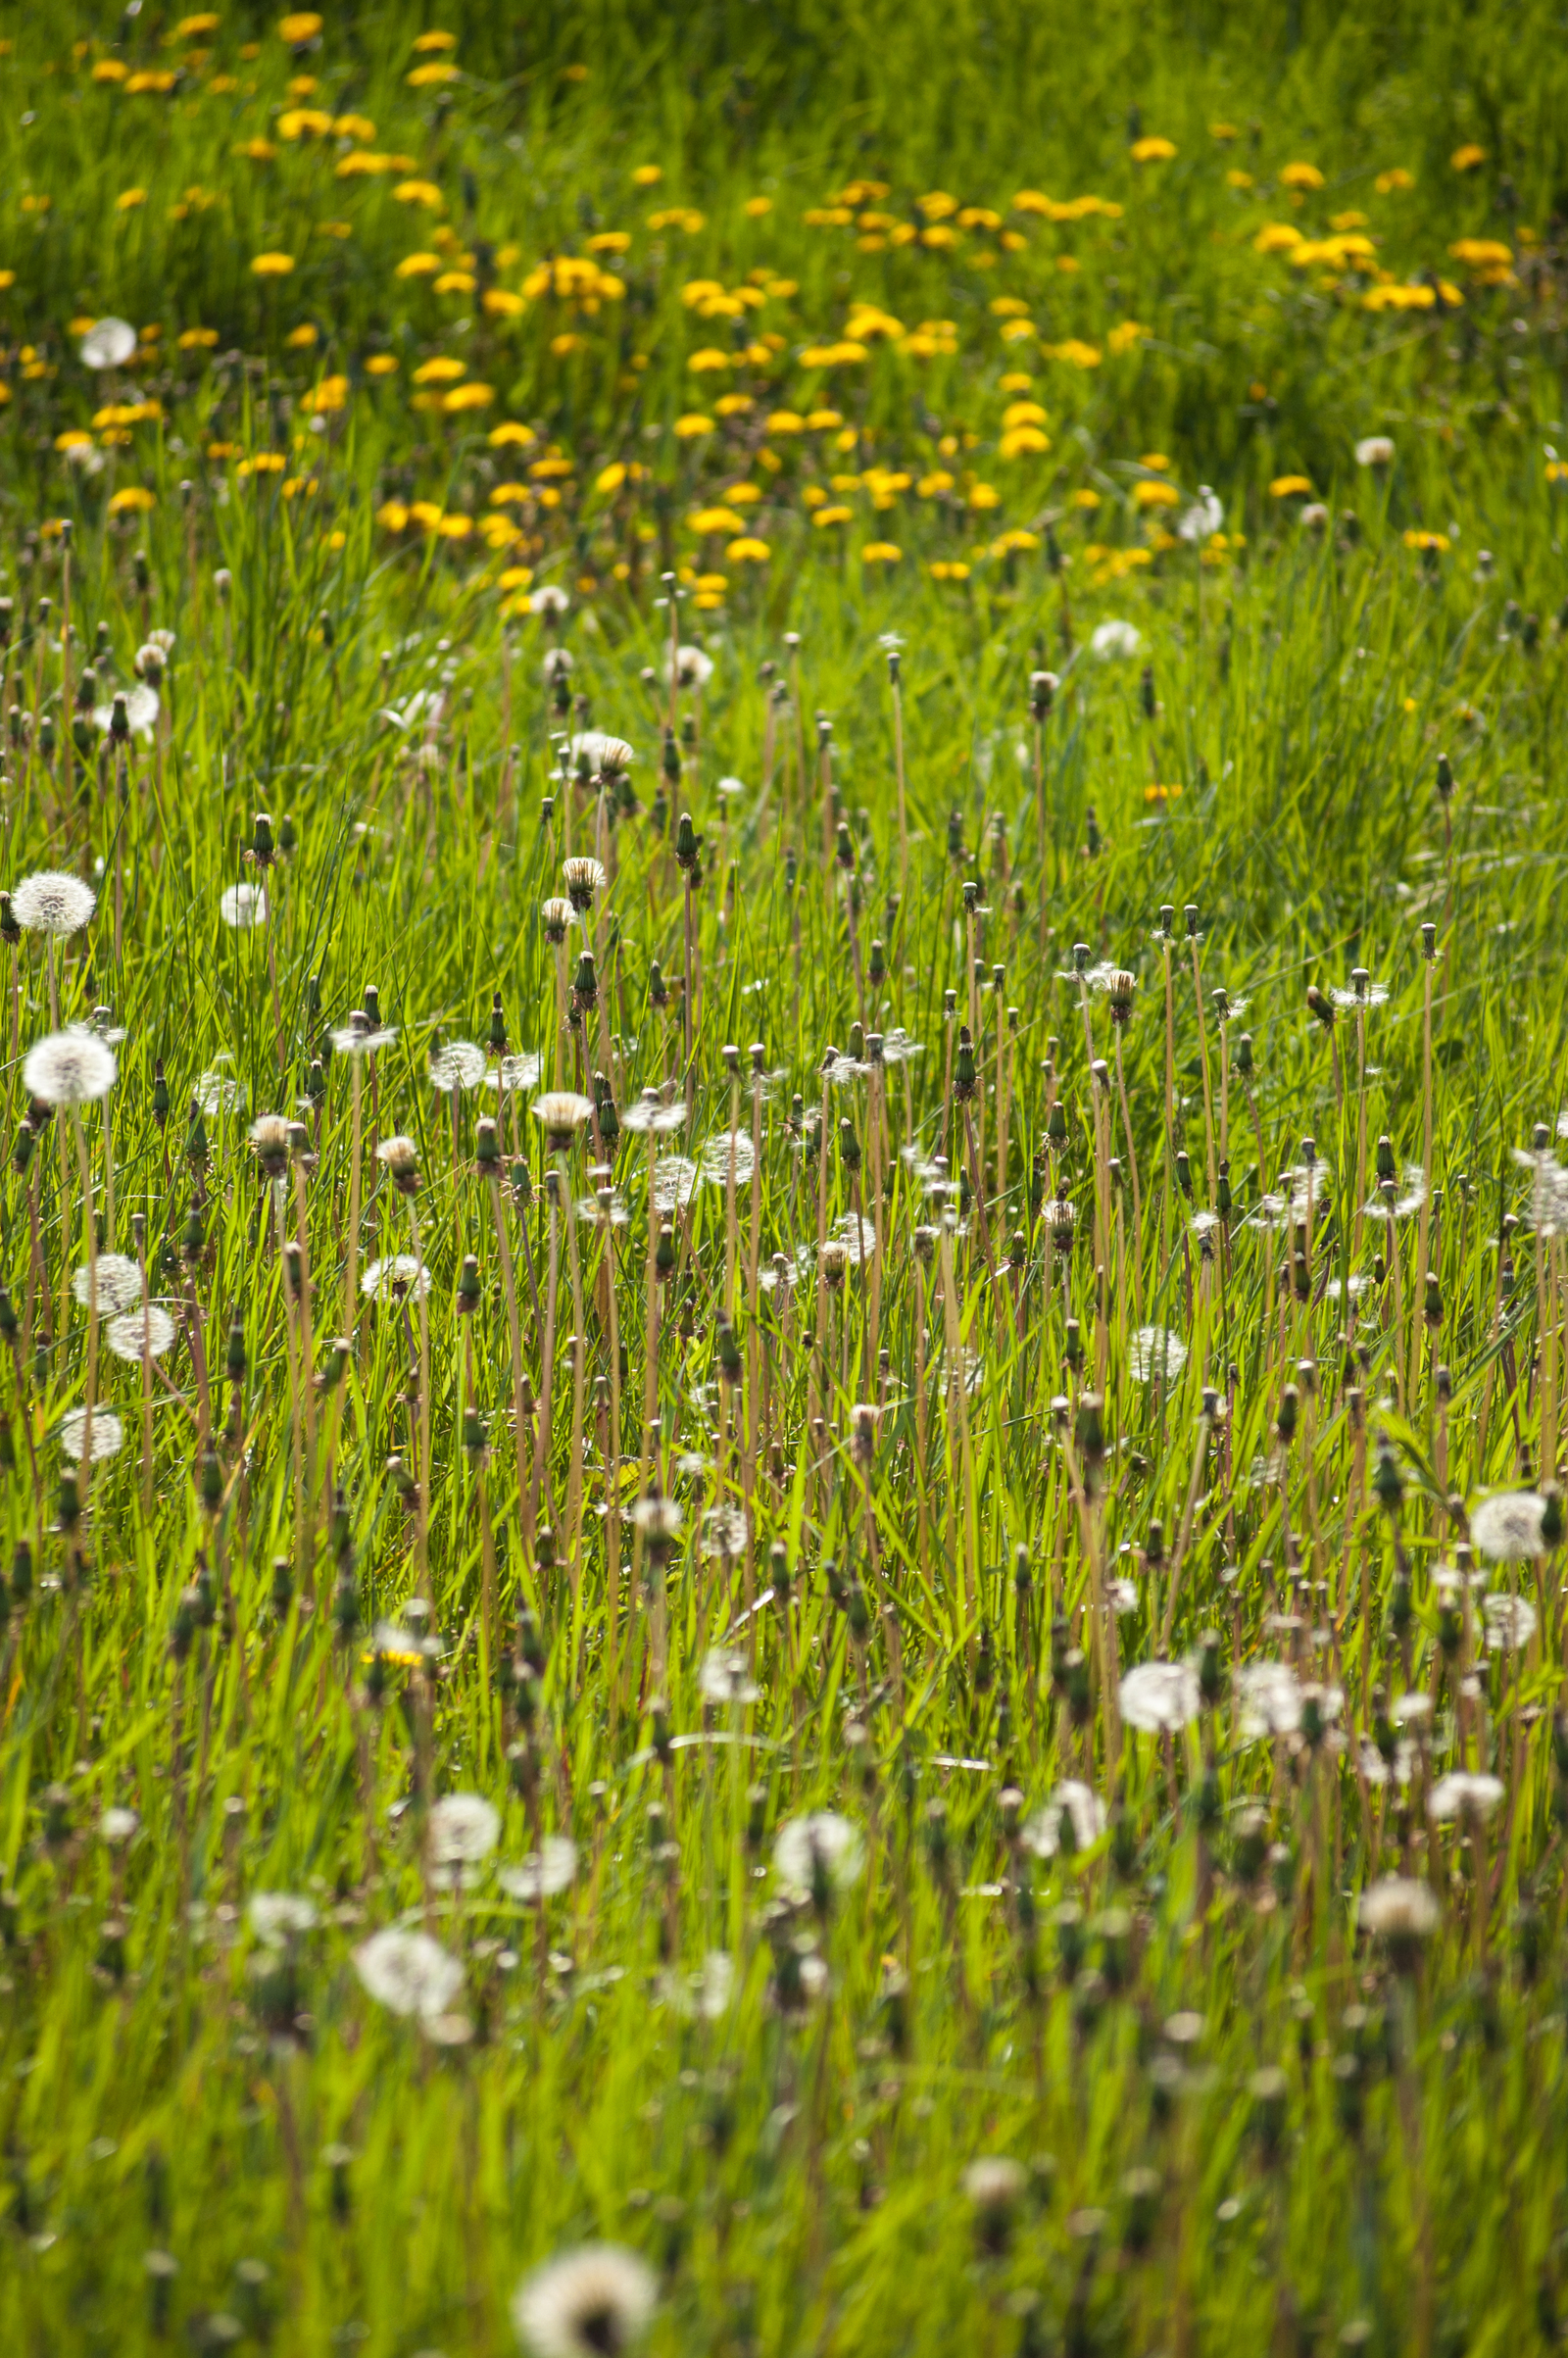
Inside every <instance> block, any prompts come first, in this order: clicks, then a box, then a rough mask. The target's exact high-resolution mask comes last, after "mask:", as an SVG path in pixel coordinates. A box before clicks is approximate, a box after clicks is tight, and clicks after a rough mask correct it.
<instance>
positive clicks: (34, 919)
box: [11, 868, 98, 937]
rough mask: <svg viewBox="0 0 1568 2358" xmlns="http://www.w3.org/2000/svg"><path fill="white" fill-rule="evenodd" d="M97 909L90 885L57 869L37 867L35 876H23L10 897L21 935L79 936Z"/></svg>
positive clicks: (95, 897)
mask: <svg viewBox="0 0 1568 2358" xmlns="http://www.w3.org/2000/svg"><path fill="white" fill-rule="evenodd" d="M97 907H98V896H97V895H96V893H95V892H94V891H93V889H92V887H91V885H90V884H83V883H82V881H81V878H80V877H79V876H70V875H67V874H65V873H64V871H63V870H61V869H59V868H40V869H39V870H38V872H37V874H36V875H33V876H24V877H23V879H22V882H21V883H20V884H19V885H18V886H17V889H16V891H15V892H14V893H13V894H12V896H11V913H12V915H13V916H14V917H15V918H16V920H17V923H18V924H19V925H20V926H21V927H22V930H23V932H24V933H52V934H55V935H58V936H61V937H64V936H65V935H67V934H73V933H80V931H81V929H82V927H83V926H84V925H90V924H91V922H92V916H93V911H94V909H96V908H97Z"/></svg>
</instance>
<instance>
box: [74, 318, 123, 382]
mask: <svg viewBox="0 0 1568 2358" xmlns="http://www.w3.org/2000/svg"><path fill="white" fill-rule="evenodd" d="M79 350H80V353H81V363H82V367H83V368H92V369H94V370H98V369H103V368H123V367H124V366H125V363H126V362H127V361H128V360H129V359H131V357H132V356H133V354H134V353H135V350H136V330H135V329H134V327H132V326H131V324H130V321H129V320H128V319H116V318H115V317H114V316H113V314H112V313H111V314H110V315H109V317H108V318H106V319H95V320H94V321H93V323H92V325H91V326H90V327H89V328H88V330H87V332H86V334H85V335H84V336H83V337H82V339H81V344H80V346H79Z"/></svg>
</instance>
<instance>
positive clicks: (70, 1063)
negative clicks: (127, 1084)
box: [22, 1030, 115, 1105]
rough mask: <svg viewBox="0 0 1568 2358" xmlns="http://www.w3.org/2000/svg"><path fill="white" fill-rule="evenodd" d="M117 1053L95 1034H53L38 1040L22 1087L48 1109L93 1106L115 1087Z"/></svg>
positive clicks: (31, 1050)
mask: <svg viewBox="0 0 1568 2358" xmlns="http://www.w3.org/2000/svg"><path fill="white" fill-rule="evenodd" d="M114 1078H115V1052H114V1050H113V1049H112V1048H111V1047H110V1046H109V1044H108V1042H107V1041H104V1040H100V1039H99V1037H98V1035H97V1033H96V1032H89V1031H81V1030H72V1031H69V1032H50V1033H48V1034H47V1035H46V1036H45V1037H44V1038H43V1039H42V1040H35V1041H34V1042H33V1044H32V1046H31V1048H29V1049H28V1051H27V1054H26V1057H25V1061H24V1063H23V1067H22V1085H23V1087H24V1088H25V1090H27V1091H28V1092H29V1094H30V1095H31V1096H33V1097H36V1098H42V1100H43V1102H44V1104H45V1105H94V1104H96V1102H97V1100H98V1099H99V1098H101V1097H107V1096H108V1094H109V1091H110V1089H111V1088H112V1087H113V1085H114Z"/></svg>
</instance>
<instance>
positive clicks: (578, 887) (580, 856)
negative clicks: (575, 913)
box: [561, 852, 607, 909]
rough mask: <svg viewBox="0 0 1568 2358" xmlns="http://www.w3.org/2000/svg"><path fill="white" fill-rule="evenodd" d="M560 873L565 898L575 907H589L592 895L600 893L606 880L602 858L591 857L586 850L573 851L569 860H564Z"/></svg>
mask: <svg viewBox="0 0 1568 2358" xmlns="http://www.w3.org/2000/svg"><path fill="white" fill-rule="evenodd" d="M561 873H562V876H563V878H564V882H565V887H566V898H567V900H568V901H569V902H570V903H571V906H572V908H573V909H584V908H587V907H589V906H590V905H591V903H592V901H593V898H594V895H595V894H596V893H602V892H603V891H604V889H605V884H606V882H607V878H606V874H605V866H604V862H603V860H593V859H591V858H590V857H589V855H588V854H587V853H586V852H574V853H573V854H572V857H571V858H570V859H569V860H563V861H562V863H561Z"/></svg>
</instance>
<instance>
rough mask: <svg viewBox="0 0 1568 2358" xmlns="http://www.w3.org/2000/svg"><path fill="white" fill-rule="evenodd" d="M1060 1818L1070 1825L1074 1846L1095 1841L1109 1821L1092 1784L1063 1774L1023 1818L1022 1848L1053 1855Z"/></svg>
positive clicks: (1041, 1855) (1040, 1855)
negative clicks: (1038, 1805) (1047, 1796)
mask: <svg viewBox="0 0 1568 2358" xmlns="http://www.w3.org/2000/svg"><path fill="white" fill-rule="evenodd" d="M1063 1818H1066V1819H1067V1821H1068V1823H1069V1824H1070V1825H1071V1827H1072V1834H1073V1848H1074V1849H1075V1850H1088V1849H1089V1848H1090V1847H1091V1846H1092V1845H1093V1844H1094V1843H1096V1842H1099V1840H1100V1838H1101V1836H1102V1835H1103V1833H1104V1831H1105V1828H1106V1826H1107V1825H1108V1824H1109V1822H1110V1820H1109V1815H1108V1813H1107V1811H1106V1808H1105V1804H1104V1802H1103V1800H1102V1799H1101V1797H1100V1795H1099V1794H1098V1793H1096V1792H1095V1790H1094V1788H1093V1786H1089V1785H1085V1784H1083V1783H1082V1782H1081V1780H1080V1779H1078V1778H1076V1777H1066V1778H1063V1780H1062V1782H1061V1784H1060V1785H1058V1786H1057V1788H1056V1790H1055V1792H1054V1793H1053V1794H1052V1796H1051V1799H1050V1800H1049V1801H1048V1802H1047V1803H1046V1805H1045V1807H1044V1809H1039V1810H1037V1811H1036V1812H1035V1814H1034V1816H1033V1817H1032V1818H1029V1819H1028V1820H1026V1822H1025V1824H1024V1826H1023V1829H1022V1839H1023V1842H1024V1846H1025V1848H1026V1849H1029V1850H1032V1851H1033V1852H1034V1854H1035V1856H1036V1858H1054V1857H1055V1855H1056V1853H1057V1851H1058V1850H1059V1849H1060V1847H1061V1821H1062V1819H1063Z"/></svg>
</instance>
